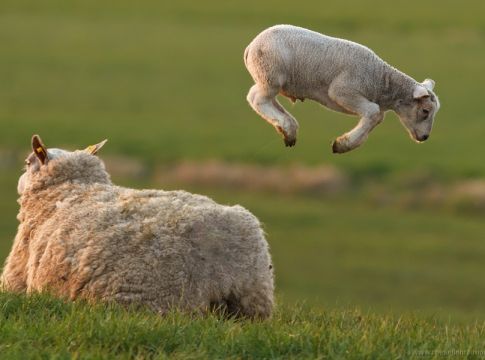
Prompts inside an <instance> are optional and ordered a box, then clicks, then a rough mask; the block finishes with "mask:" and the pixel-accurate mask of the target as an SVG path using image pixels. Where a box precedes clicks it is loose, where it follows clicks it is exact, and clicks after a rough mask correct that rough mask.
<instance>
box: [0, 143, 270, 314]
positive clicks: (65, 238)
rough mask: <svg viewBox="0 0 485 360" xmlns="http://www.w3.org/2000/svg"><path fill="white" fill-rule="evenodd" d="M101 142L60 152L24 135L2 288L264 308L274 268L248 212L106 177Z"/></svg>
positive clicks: (161, 303) (191, 306)
mask: <svg viewBox="0 0 485 360" xmlns="http://www.w3.org/2000/svg"><path fill="white" fill-rule="evenodd" d="M103 144H104V142H103V143H100V144H97V145H94V146H90V147H88V148H87V149H85V150H82V151H74V152H68V151H65V150H60V149H47V148H46V147H45V146H44V145H43V144H42V141H41V139H40V138H39V137H38V136H37V135H34V136H33V138H32V149H33V153H32V154H31V155H30V156H29V157H28V158H27V160H26V164H27V165H26V171H25V173H24V174H23V175H22V176H21V177H20V179H19V184H18V192H19V194H20V199H19V203H20V212H19V214H18V220H19V221H20V225H19V228H18V233H17V236H16V238H15V241H14V244H13V248H12V251H11V253H10V255H9V256H8V258H7V260H6V263H5V267H4V271H3V274H2V277H1V287H3V289H4V290H6V291H13V292H26V293H31V292H40V291H48V292H50V293H53V294H54V295H56V296H61V297H65V298H69V299H77V298H84V299H94V300H96V299H98V300H104V301H116V302H119V303H122V304H128V305H130V304H141V305H146V306H148V307H149V308H151V309H153V310H155V311H157V312H160V313H164V312H166V311H167V310H169V309H170V308H173V307H176V308H179V309H182V310H186V311H199V310H202V311H204V310H208V309H211V308H213V307H214V306H216V307H218V308H221V307H222V308H224V309H226V310H227V312H229V313H230V314H237V315H241V316H245V317H250V318H267V317H268V316H270V314H271V311H272V307H273V271H272V265H271V259H270V255H269V252H268V244H267V242H266V240H265V238H264V235H263V231H262V229H261V226H260V223H259V222H258V220H257V219H256V217H254V216H253V215H252V214H251V213H250V212H248V211H247V210H246V209H244V208H242V207H241V206H223V205H219V204H217V203H215V202H214V201H213V200H211V199H209V198H207V197H205V196H200V195H194V194H190V193H187V192H185V191H159V190H133V189H127V188H123V187H119V186H115V185H113V184H112V183H111V181H110V176H109V174H108V173H107V172H106V171H105V167H104V164H103V162H102V161H101V160H100V159H99V158H98V157H97V156H94V155H95V154H96V152H97V151H98V150H99V149H100V148H101V146H102V145H103Z"/></svg>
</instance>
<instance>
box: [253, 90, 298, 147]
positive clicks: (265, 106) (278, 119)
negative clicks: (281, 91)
mask: <svg viewBox="0 0 485 360" xmlns="http://www.w3.org/2000/svg"><path fill="white" fill-rule="evenodd" d="M277 94H278V89H265V88H263V87H261V86H259V85H257V84H256V85H253V86H252V87H251V89H250V90H249V93H248V96H247V100H248V102H249V105H251V107H252V108H253V109H254V111H256V112H257V113H258V114H259V115H260V116H261V117H262V118H263V119H265V120H266V121H267V122H269V123H270V124H271V125H273V126H274V128H275V129H276V131H277V132H279V133H280V134H281V135H283V138H284V141H285V145H286V146H293V145H295V143H296V134H297V132H298V122H297V121H296V119H295V118H294V117H293V116H291V114H290V113H289V112H287V111H286V110H285V109H284V108H283V106H281V104H280V103H279V102H278V100H276V95H277Z"/></svg>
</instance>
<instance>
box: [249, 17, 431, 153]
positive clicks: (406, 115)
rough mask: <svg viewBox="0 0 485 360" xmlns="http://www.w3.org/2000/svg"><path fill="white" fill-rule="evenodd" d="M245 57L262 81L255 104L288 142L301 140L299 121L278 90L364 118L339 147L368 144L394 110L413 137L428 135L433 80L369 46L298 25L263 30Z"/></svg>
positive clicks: (251, 97)
mask: <svg viewBox="0 0 485 360" xmlns="http://www.w3.org/2000/svg"><path fill="white" fill-rule="evenodd" d="M244 63H245V64H246V68H247V69H248V71H249V73H250V74H251V76H252V77H253V79H254V82H255V83H256V84H255V85H253V86H252V87H251V89H250V90H249V93H248V95H247V100H248V102H249V104H250V105H251V107H252V108H253V109H254V110H255V111H256V112H257V113H258V114H259V115H260V116H261V117H263V118H264V119H265V120H266V121H268V122H269V123H270V124H271V125H273V126H274V127H275V129H276V130H277V131H278V132H279V133H281V134H282V135H283V137H284V141H285V144H286V145H287V146H293V145H294V144H295V142H296V134H297V130H298V122H297V121H296V119H295V118H294V117H293V116H291V114H290V113H288V112H287V111H286V110H285V109H284V108H283V107H282V106H281V104H280V103H279V102H278V101H277V100H276V95H278V94H281V95H283V96H286V97H288V98H290V99H291V100H292V101H293V102H295V101H296V99H300V100H301V101H303V100H304V99H311V100H315V101H317V102H319V103H320V104H322V105H324V106H326V107H328V108H330V109H332V110H335V111H338V112H342V113H346V114H351V115H357V116H359V117H360V121H359V123H358V124H357V126H356V127H355V128H354V129H352V130H351V131H349V132H347V133H346V134H344V135H342V136H340V137H338V138H337V139H336V140H335V141H334V143H333V146H332V149H333V152H334V153H343V152H347V151H350V150H352V149H355V148H356V147H358V146H360V145H361V144H363V143H364V141H365V140H366V139H367V137H368V135H369V132H370V131H372V129H374V127H376V126H377V125H378V124H379V123H380V122H381V121H382V120H383V119H384V112H386V111H388V110H393V111H394V112H396V114H397V115H398V116H399V118H400V120H401V123H402V124H403V125H404V127H405V128H406V129H407V130H408V132H409V134H410V136H411V138H412V139H414V140H415V141H417V142H422V141H425V140H426V139H428V137H429V135H430V132H431V128H432V126H433V119H434V115H435V114H436V112H437V111H438V109H439V107H440V103H439V100H438V97H437V96H436V95H435V93H434V92H433V88H434V81H433V80H430V79H426V80H425V81H423V82H422V83H418V82H417V81H416V80H414V79H413V78H411V77H410V76H408V75H406V74H404V73H402V72H400V71H398V70H397V69H395V68H393V67H392V66H390V65H389V64H387V63H386V62H385V61H383V60H382V59H381V58H379V57H378V56H377V55H376V54H375V53H374V52H373V51H372V50H370V49H369V48H367V47H365V46H363V45H360V44H357V43H354V42H352V41H348V40H343V39H337V38H333V37H330V36H325V35H322V34H319V33H317V32H314V31H310V30H307V29H303V28H300V27H296V26H291V25H277V26H273V27H270V28H268V29H266V30H264V31H263V32H261V33H260V34H259V35H258V36H256V38H255V39H254V40H253V41H252V42H251V43H250V44H249V45H248V47H247V48H246V50H245V52H244Z"/></svg>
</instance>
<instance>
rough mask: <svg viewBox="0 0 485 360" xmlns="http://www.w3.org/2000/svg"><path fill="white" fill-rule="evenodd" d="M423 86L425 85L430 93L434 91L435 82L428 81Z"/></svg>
mask: <svg viewBox="0 0 485 360" xmlns="http://www.w3.org/2000/svg"><path fill="white" fill-rule="evenodd" d="M421 84H423V86H424V87H425V88H426V89H428V90H429V91H433V89H434V84H435V82H434V80H431V79H426V80H424V81H423V82H422V83H421Z"/></svg>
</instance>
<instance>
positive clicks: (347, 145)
mask: <svg viewBox="0 0 485 360" xmlns="http://www.w3.org/2000/svg"><path fill="white" fill-rule="evenodd" d="M332 90H333V91H331V92H329V95H330V97H331V98H332V99H333V100H334V101H335V102H337V103H338V104H339V105H340V106H342V107H344V108H345V109H347V110H349V111H351V112H353V113H356V114H358V115H359V116H360V120H359V123H358V124H357V126H356V127H354V128H353V129H352V130H350V131H349V132H347V133H345V134H343V135H342V136H339V137H338V138H337V139H336V140H335V141H334V142H333V144H332V150H333V152H334V153H339V154H341V153H345V152H347V151H350V150H353V149H355V148H357V147H359V146H360V145H362V144H363V143H364V142H365V141H366V140H367V137H368V136H369V133H370V132H371V131H372V129H374V128H375V127H376V126H377V125H378V124H379V123H380V122H381V121H382V120H383V119H384V113H383V112H382V111H381V109H380V107H379V105H377V104H376V103H374V102H372V101H369V100H367V99H366V98H365V97H363V96H362V95H359V94H357V93H353V92H352V91H348V90H340V91H339V89H332Z"/></svg>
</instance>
